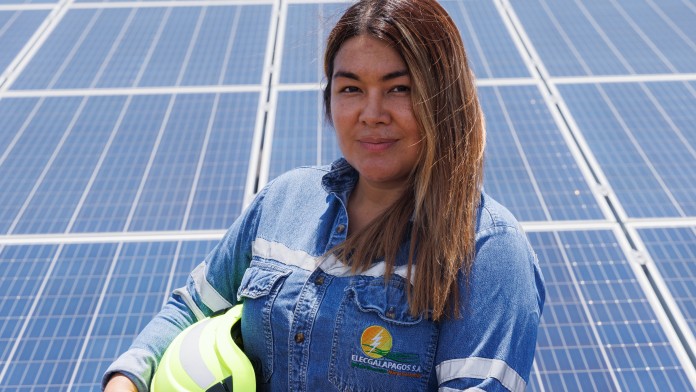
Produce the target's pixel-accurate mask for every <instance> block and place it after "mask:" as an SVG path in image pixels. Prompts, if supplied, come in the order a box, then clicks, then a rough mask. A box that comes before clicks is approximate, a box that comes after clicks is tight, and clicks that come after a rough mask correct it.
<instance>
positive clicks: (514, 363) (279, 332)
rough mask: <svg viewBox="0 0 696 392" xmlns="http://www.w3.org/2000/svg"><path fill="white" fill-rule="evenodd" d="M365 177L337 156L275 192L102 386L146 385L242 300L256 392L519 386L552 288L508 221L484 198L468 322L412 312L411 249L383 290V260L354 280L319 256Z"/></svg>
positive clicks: (277, 184) (467, 291)
mask: <svg viewBox="0 0 696 392" xmlns="http://www.w3.org/2000/svg"><path fill="white" fill-rule="evenodd" d="M357 178H358V175H357V172H356V171H355V170H354V169H353V168H352V167H351V166H350V165H348V163H347V162H346V161H345V160H343V159H339V160H338V161H336V162H334V163H333V164H332V165H331V166H330V167H306V168H300V169H296V170H293V171H291V172H289V173H286V174H284V175H282V176H280V177H278V178H277V179H275V180H274V181H272V182H271V183H269V184H268V185H267V186H266V187H265V188H264V189H263V190H262V191H261V192H259V194H258V195H257V197H256V199H255V200H254V201H253V203H252V204H251V205H250V206H249V207H248V208H247V209H246V210H245V212H244V213H243V214H242V215H241V216H240V217H239V218H238V219H237V220H236V222H235V223H234V224H233V225H232V227H231V228H230V229H229V231H228V232H227V234H226V235H225V237H224V238H223V239H222V241H221V242H220V243H219V244H218V245H217V246H216V247H215V248H214V249H213V251H212V252H211V253H210V254H209V255H208V256H207V257H206V259H205V261H204V262H203V263H201V264H200V265H199V266H198V267H197V268H195V269H194V270H193V272H192V273H191V275H190V276H189V279H188V281H187V285H186V287H183V288H180V289H177V290H175V291H174V293H173V294H172V295H171V297H170V299H169V301H168V303H167V304H166V305H165V307H164V308H163V309H162V311H161V312H160V313H159V314H158V315H157V316H156V317H155V318H154V319H153V320H152V321H151V322H150V323H149V324H148V325H147V326H146V327H145V329H144V330H143V332H142V333H141V334H140V335H139V336H138V337H137V339H136V340H135V342H134V343H133V345H132V346H131V348H130V349H129V350H128V351H127V352H126V353H124V354H123V355H121V356H120V357H119V358H118V359H117V360H116V361H115V362H114V363H113V364H112V365H111V366H110V367H109V369H108V370H107V373H106V374H105V376H104V380H106V379H107V378H108V377H109V375H110V374H111V373H112V372H116V371H118V372H122V373H124V374H126V375H127V376H129V378H131V380H133V381H134V382H135V383H136V385H137V387H138V389H139V390H141V391H144V390H147V386H148V384H149V382H150V379H151V377H152V374H153V372H154V369H155V368H156V366H157V363H158V361H159V358H161V356H162V353H163V352H164V350H165V349H166V347H167V345H168V344H169V342H170V341H171V340H172V339H173V338H174V337H175V336H176V335H177V334H178V333H179V332H180V331H181V330H182V329H183V328H185V327H186V326H188V325H190V324H191V323H193V322H195V321H196V320H197V319H201V318H204V317H206V316H207V315H210V314H212V313H214V312H216V311H220V310H222V309H225V308H228V307H230V306H232V305H234V304H236V303H238V302H241V301H243V302H244V311H243V315H242V335H243V339H244V349H245V352H246V353H247V355H248V357H249V358H250V359H251V361H252V363H254V364H255V368H256V379H257V384H258V389H259V390H262V391H263V390H273V391H331V390H340V391H354V392H357V391H399V392H406V391H424V390H438V389H439V390H440V391H454V390H485V391H506V390H511V391H521V390H524V388H525V386H526V383H527V381H528V378H529V372H530V369H531V366H532V361H533V358H534V349H535V346H536V338H537V328H538V325H539V317H540V315H541V311H542V308H543V303H544V295H545V292H544V284H543V279H542V276H541V273H540V271H539V267H538V264H537V261H536V257H535V255H534V252H533V251H532V249H531V247H530V245H529V243H528V241H527V239H526V237H525V235H524V233H523V231H522V229H521V228H520V226H519V224H518V223H517V222H516V221H515V219H514V217H513V216H512V215H511V214H510V213H509V212H508V211H507V210H506V209H505V208H504V207H502V206H501V205H499V204H497V203H496V202H495V201H494V200H492V199H491V198H490V197H489V196H487V195H485V194H483V195H482V196H481V203H480V208H479V212H478V218H477V222H476V225H477V226H476V237H475V240H476V253H475V259H474V264H473V268H472V271H471V274H470V276H469V284H468V285H466V283H465V282H464V279H461V283H460V289H459V292H460V294H461V296H462V297H461V298H462V299H461V303H462V308H461V312H460V313H461V316H460V317H459V318H453V317H446V318H444V319H442V320H440V321H438V322H434V321H432V320H430V319H428V318H427V317H424V316H418V317H413V316H411V315H410V313H409V309H408V303H407V300H406V287H407V285H408V284H410V282H408V281H407V279H406V276H407V274H406V265H405V264H406V258H407V254H406V252H403V254H402V255H401V257H399V259H398V260H397V262H396V266H395V270H394V273H393V274H392V275H391V277H389V276H387V277H386V279H387V283H386V284H385V276H384V262H383V261H381V262H380V261H378V262H376V263H375V264H373V265H372V266H371V267H370V268H369V269H367V270H365V271H362V272H360V273H358V274H352V273H351V271H350V268H349V267H347V266H345V265H344V264H342V263H341V262H340V261H338V260H337V259H336V258H335V257H333V256H328V257H324V255H325V254H327V252H328V251H329V250H330V249H332V248H333V247H334V246H335V245H337V244H339V243H341V242H342V241H344V240H345V238H346V234H347V231H348V230H347V227H348V214H347V210H346V204H347V200H348V195H349V194H350V191H351V190H352V189H353V187H354V185H355V184H356V181H357ZM404 248H405V249H408V247H407V246H405V247H404ZM412 275H413V278H412V279H418V274H417V266H416V270H415V273H414V274H412Z"/></svg>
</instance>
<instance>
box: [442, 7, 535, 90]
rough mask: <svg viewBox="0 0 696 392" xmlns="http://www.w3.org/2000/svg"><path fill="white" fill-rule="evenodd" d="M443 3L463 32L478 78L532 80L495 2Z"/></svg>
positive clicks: (470, 59)
mask: <svg viewBox="0 0 696 392" xmlns="http://www.w3.org/2000/svg"><path fill="white" fill-rule="evenodd" d="M441 4H442V5H443V6H444V7H445V8H446V9H447V11H448V13H449V14H450V16H451V17H452V19H453V20H454V22H455V23H456V24H457V26H458V27H459V29H460V31H459V32H460V33H461V36H462V39H463V40H464V46H465V47H466V49H467V51H468V59H469V63H470V64H471V67H472V69H473V71H474V74H476V76H477V77H479V78H513V77H529V71H527V67H526V66H525V64H524V62H523V61H522V58H521V57H520V54H519V52H518V50H517V48H515V45H514V43H513V41H512V37H511V36H510V35H509V34H508V32H507V29H506V28H505V25H504V24H503V20H502V19H501V17H500V14H499V13H498V11H497V10H496V8H495V5H494V4H493V2H489V1H442V2H441Z"/></svg>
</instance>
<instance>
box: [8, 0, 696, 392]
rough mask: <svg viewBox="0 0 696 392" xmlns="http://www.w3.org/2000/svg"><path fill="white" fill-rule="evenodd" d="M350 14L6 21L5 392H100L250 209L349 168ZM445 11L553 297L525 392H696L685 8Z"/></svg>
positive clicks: (694, 57)
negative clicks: (329, 74) (336, 92)
mask: <svg viewBox="0 0 696 392" xmlns="http://www.w3.org/2000/svg"><path fill="white" fill-rule="evenodd" d="M348 4H350V2H349V1H342V0H306V1H305V0H288V1H280V0H263V1H262V0H258V1H255V0H254V1H252V0H221V1H215V2H211V1H207V0H200V1H199V0H193V1H155V0H146V1H141V0H139V1H126V0H113V1H110V0H76V1H74V2H60V3H59V2H57V1H53V0H35V1H32V0H14V1H13V0H0V47H2V49H3V50H2V51H0V118H1V119H2V125H1V126H0V129H1V131H0V189H2V192H0V284H1V285H2V287H4V290H3V293H2V294H0V391H10V390H13V391H14V390H67V391H77V390H79V391H82V390H84V391H87V390H90V391H91V390H95V389H97V388H98V387H99V382H100V376H101V374H102V372H103V371H104V370H105V369H106V367H107V366H108V364H109V363H111V361H112V360H113V359H114V358H115V357H116V356H117V355H118V354H119V353H121V352H123V351H124V350H125V349H127V347H128V346H129V345H130V343H131V342H132V340H133V338H134V337H135V335H136V334H137V333H138V332H139V331H140V330H141V329H142V328H143V327H144V325H145V324H146V323H147V321H148V320H149V319H150V318H151V317H152V315H153V314H155V313H156V312H157V310H158V309H159V308H160V306H161V305H162V303H163V302H164V301H165V300H166V298H167V295H168V293H169V292H170V291H171V290H172V289H173V288H176V287H179V286H182V285H183V284H184V282H185V279H186V276H187V275H188V273H189V272H190V271H191V270H192V269H193V268H194V266H195V265H196V264H198V263H199V262H200V261H201V260H202V259H203V258H204V257H205V255H206V254H207V253H208V252H209V251H210V250H211V249H212V248H213V247H214V246H215V244H216V242H217V240H218V239H219V238H220V237H221V236H222V234H223V230H224V229H225V228H227V227H228V226H229V225H230V224H231V223H232V222H233V221H234V219H235V218H236V217H237V215H238V214H239V213H240V212H241V211H242V209H243V207H244V205H245V203H246V202H248V201H249V198H250V197H251V196H253V194H254V193H255V192H256V191H258V190H259V189H260V188H261V187H262V186H264V185H265V184H266V183H267V181H268V180H270V179H272V178H274V177H276V176H277V175H279V174H281V173H282V172H284V171H286V170H290V169H292V168H293V167H297V166H300V165H317V164H328V163H330V162H331V161H333V160H334V159H335V158H337V157H339V156H340V150H339V148H338V145H337V142H336V136H335V133H334V132H335V131H334V130H333V129H332V127H331V126H330V124H328V123H327V122H326V121H325V120H324V118H323V116H324V115H323V107H322V102H321V99H322V96H321V91H320V86H321V81H322V78H323V71H322V67H323V64H322V61H323V59H322V52H323V50H324V42H325V39H326V36H327V34H328V32H329V30H330V28H331V27H332V26H333V24H334V23H335V21H336V20H337V18H338V17H339V16H340V14H341V12H342V11H343V10H344V9H345V8H346V7H347V6H348ZM442 4H443V6H444V7H445V8H446V9H447V10H448V11H449V12H450V14H451V16H452V18H453V20H454V21H455V23H457V25H458V26H459V29H460V32H461V35H462V38H463V40H464V42H465V45H466V48H467V53H468V56H469V61H470V62H471V65H472V68H473V70H474V72H475V74H476V76H477V77H478V91H479V96H480V99H481V104H482V106H483V109H484V112H485V115H486V123H487V138H488V139H487V147H486V166H485V182H484V188H485V190H486V192H487V193H489V194H490V195H492V196H493V197H494V198H495V199H497V200H499V201H501V202H502V203H503V204H504V205H506V206H507V207H509V208H510V209H511V210H512V211H513V213H514V214H515V215H516V216H517V217H518V219H519V220H520V221H522V224H523V227H524V228H525V229H526V230H527V232H528V236H529V238H530V241H531V243H532V245H533V247H534V249H535V250H536V252H537V253H538V257H539V263H540V266H541V269H542V271H543V273H544V275H545V278H546V284H547V302H546V307H545V310H544V313H543V316H542V320H541V327H540V330H539V339H538V344H537V352H536V356H535V362H534V366H533V369H532V374H531V377H530V380H529V390H532V391H549V390H554V391H555V390H601V391H604V390H630V391H633V390H646V391H647V390H671V391H685V390H693V389H694V388H696V366H695V364H694V358H696V347H695V346H696V344H694V335H695V334H696V332H695V331H696V321H695V320H696V300H695V299H694V298H695V296H696V292H694V287H696V283H695V282H696V271H695V270H694V265H696V264H695V263H694V260H695V255H696V225H695V224H694V221H693V220H694V218H695V217H696V196H694V195H696V177H695V176H696V170H694V168H696V152H695V151H696V132H693V129H694V124H696V78H695V77H694V74H696V39H695V38H694V37H696V24H694V23H693V19H694V17H695V16H696V6H695V5H694V4H693V3H692V2H691V1H685V0H664V1H660V2H657V1H654V0H641V1H626V0H610V1H582V2H580V1H575V0H561V1H548V0H526V1H519V0H501V1H475V0H461V1H455V0H442ZM48 15H51V17H50V19H48ZM10 65H11V66H10ZM3 78H4V79H3Z"/></svg>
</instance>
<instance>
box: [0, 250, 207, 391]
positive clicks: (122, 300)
mask: <svg viewBox="0 0 696 392" xmlns="http://www.w3.org/2000/svg"><path fill="white" fill-rule="evenodd" d="M214 244H215V243H214V242H210V241H205V242H185V243H183V244H180V243H177V242H161V243H148V242H144V243H126V244H122V243H121V244H91V245H66V246H62V247H59V246H8V247H6V248H5V249H3V250H2V251H1V252H2V253H1V255H2V258H0V264H2V265H4V266H6V267H7V270H8V272H9V273H8V274H7V276H3V277H2V278H1V279H2V280H6V281H7V284H6V285H5V287H6V291H5V293H7V294H6V296H5V295H4V297H5V298H10V296H12V298H14V297H18V298H20V299H22V300H21V301H12V302H9V301H3V303H4V304H7V303H11V305H12V306H11V308H9V309H7V312H3V313H2V315H3V316H2V319H3V324H2V325H3V326H4V327H3V329H2V335H1V336H2V340H0V342H1V343H2V346H1V347H2V351H0V353H2V362H0V364H2V366H3V368H4V366H6V363H5V360H6V358H7V357H8V351H9V349H10V348H11V347H12V346H13V344H14V341H15V340H16V338H17V336H18V333H19V329H20V327H21V326H22V324H23V323H24V322H25V321H24V320H25V317H26V316H27V313H28V309H29V308H30V307H31V304H32V303H33V302H36V303H37V306H36V310H35V312H34V313H33V314H32V315H31V318H30V319H29V321H28V323H27V324H26V330H25V332H24V336H23V337H22V340H21V342H20V343H19V344H18V345H17V351H16V354H15V356H14V358H13V361H12V362H11V364H10V365H9V366H8V369H7V375H6V377H5V378H4V380H3V385H2V386H0V390H8V391H9V390H16V389H20V388H22V387H25V388H28V387H31V386H41V387H42V388H46V389H55V390H65V389H66V387H67V385H68V384H69V382H70V380H71V377H72V376H73V373H75V375H76V378H75V380H74V383H75V387H76V389H80V390H94V389H97V388H98V386H99V383H98V376H97V378H95V375H99V374H102V373H103V372H104V371H105V370H106V367H107V366H108V364H109V363H110V361H111V360H112V359H113V358H112V353H113V351H112V350H114V349H116V350H125V349H126V348H127V347H128V346H129V345H130V343H131V342H132V340H133V338H134V337H135V335H137V333H138V332H139V331H140V330H141V329H142V328H143V326H144V325H145V323H146V322H147V320H149V319H150V318H152V316H153V315H154V314H155V313H156V312H157V311H158V310H159V308H160V307H161V306H162V304H163V301H164V300H165V298H166V296H167V295H168V293H169V292H170V291H171V290H173V289H174V288H176V287H181V286H183V285H184V283H185V281H186V276H187V275H188V272H189V271H191V270H192V269H193V268H194V267H195V265H196V264H198V263H199V262H200V261H202V260H203V258H204V257H205V255H206V254H207V253H208V252H209V251H210V250H211V249H212V247H213V246H214ZM143 260H147V262H146V263H143ZM52 261H53V262H52ZM49 265H50V266H51V267H50V268H49ZM47 274H50V276H47ZM26 276H29V278H27V277H26ZM44 280H45V281H46V282H47V285H46V287H45V288H44V289H43V293H42V295H41V297H40V298H37V297H36V295H37V292H38V291H39V290H40V286H41V283H42V281H44ZM102 292H104V294H102ZM97 306H99V309H98V313H96V314H95V312H96V311H97ZM95 316H96V317H95ZM9 320H15V321H14V322H9ZM92 324H93V325H92ZM9 326H12V327H13V328H12V329H10V328H5V327H9ZM39 348H40V349H39ZM83 350H84V353H83ZM78 359H82V362H81V363H80V366H79V367H78V366H77V360H78Z"/></svg>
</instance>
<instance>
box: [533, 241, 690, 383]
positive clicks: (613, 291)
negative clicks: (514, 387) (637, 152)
mask: <svg viewBox="0 0 696 392" xmlns="http://www.w3.org/2000/svg"><path fill="white" fill-rule="evenodd" d="M528 236H529V237H530V241H531V242H532V246H533V247H534V249H535V250H536V252H537V254H538V255H539V260H540V265H541V267H542V271H543V273H544V276H545V277H546V278H547V287H548V290H549V291H548V299H547V303H546V306H547V307H546V309H545V310H544V314H543V316H542V325H541V329H540V337H539V341H538V345H537V354H536V357H535V362H536V367H535V372H536V373H538V374H535V375H533V376H532V377H539V378H541V380H542V383H543V385H546V386H555V387H559V388H560V389H563V390H585V389H590V390H615V389H619V388H621V389H626V390H659V389H662V388H665V387H667V388H668V389H669V390H674V391H677V390H688V389H689V388H690V387H691V384H690V382H689V380H688V377H687V374H686V373H685V372H684V370H683V369H682V368H681V364H680V362H679V360H678V357H677V355H676V353H675V351H674V349H673V348H672V346H671V343H670V341H669V339H668V337H667V335H666V334H665V332H664V331H663V329H662V327H661V326H660V325H659V321H658V318H657V316H656V314H655V312H654V310H653V309H652V307H651V306H650V304H649V303H648V299H647V297H646V294H645V293H644V292H643V291H642V289H641V287H640V285H639V283H638V281H637V279H636V277H635V274H634V272H633V271H632V270H631V268H630V267H629V265H628V261H627V260H626V257H625V256H624V254H623V251H622V250H621V248H620V246H619V245H618V243H617V241H616V239H615V238H614V237H613V234H612V232H609V231H585V232H580V231H571V232H556V233H552V232H551V233H528Z"/></svg>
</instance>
